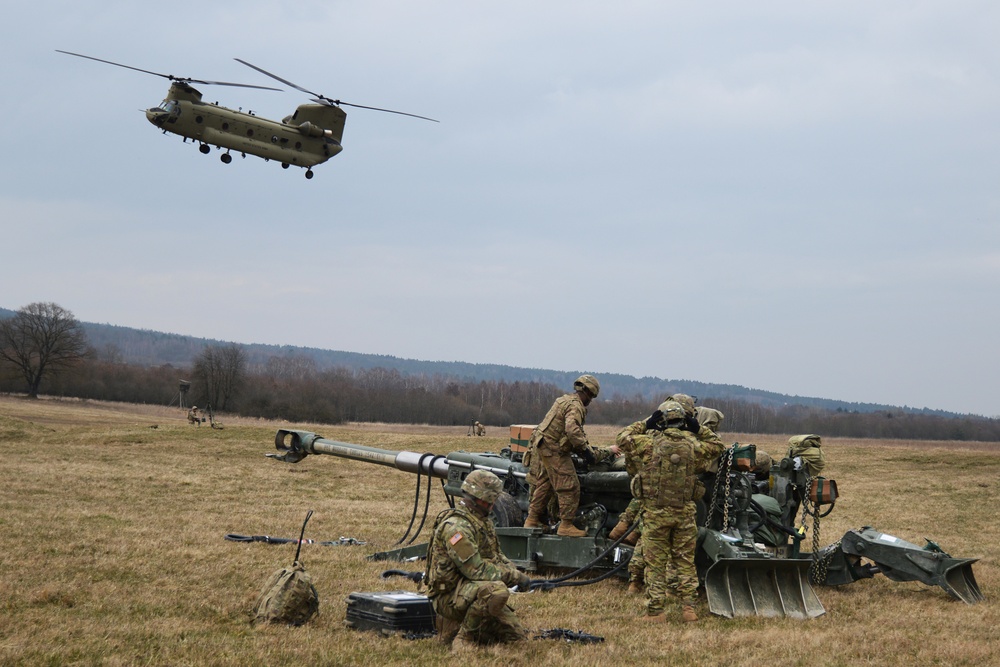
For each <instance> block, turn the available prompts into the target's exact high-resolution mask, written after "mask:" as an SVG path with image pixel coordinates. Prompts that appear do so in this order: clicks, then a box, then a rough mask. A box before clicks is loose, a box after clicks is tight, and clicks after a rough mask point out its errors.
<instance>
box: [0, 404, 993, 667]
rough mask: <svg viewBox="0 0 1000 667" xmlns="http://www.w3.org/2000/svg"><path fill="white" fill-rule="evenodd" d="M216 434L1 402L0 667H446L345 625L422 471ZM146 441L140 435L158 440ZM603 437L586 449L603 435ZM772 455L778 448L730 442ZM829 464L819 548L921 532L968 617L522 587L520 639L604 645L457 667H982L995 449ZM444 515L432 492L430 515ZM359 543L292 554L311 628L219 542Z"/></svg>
mask: <svg viewBox="0 0 1000 667" xmlns="http://www.w3.org/2000/svg"><path fill="white" fill-rule="evenodd" d="M222 421H223V422H224V423H225V428H224V429H223V430H212V429H209V428H207V427H202V428H196V427H192V426H189V425H188V424H187V423H186V422H185V420H184V413H183V412H182V411H180V410H178V409H176V408H164V407H158V406H135V405H128V404H108V403H93V402H86V401H57V400H39V401H28V400H24V399H19V398H13V397H8V396H0V447H2V452H3V455H4V467H5V470H4V473H5V479H4V490H3V492H2V493H0V544H2V556H0V604H2V618H3V621H2V624H0V664H4V665H179V664H185V665H284V664H289V665H293V664H294V665H310V664H360V665H404V664H411V663H419V664H440V665H444V664H451V663H453V662H454V661H453V660H451V658H450V656H449V654H448V652H447V651H446V650H445V649H444V648H442V647H441V646H439V645H438V644H437V643H436V642H435V641H433V640H419V641H407V640H405V639H403V638H401V637H389V638H384V637H381V636H379V635H377V634H374V633H367V632H358V631H354V630H350V629H347V628H345V627H344V626H343V625H342V621H343V619H344V613H345V604H344V599H345V598H346V596H347V595H348V594H349V593H351V592H352V591H378V590H389V589H392V588H408V587H410V584H409V583H408V582H405V581H404V580H399V579H397V580H393V581H392V582H383V581H381V580H380V579H379V573H380V572H381V570H382V569H384V565H383V564H379V563H370V562H368V561H366V560H365V556H366V555H367V554H369V553H371V552H373V551H376V550H381V549H385V548H389V547H391V546H392V545H393V543H394V542H395V541H396V539H397V538H398V537H399V536H400V535H401V534H402V533H403V531H404V530H405V528H406V525H407V523H408V521H409V514H410V509H411V507H412V503H413V485H414V481H415V478H413V477H412V476H410V475H407V474H406V473H402V472H399V471H396V470H394V469H391V468H385V467H378V466H372V465H368V464H364V463H360V462H353V461H347V460H342V459H336V458H333V457H322V456H316V457H310V458H308V459H306V460H305V461H303V462H302V463H299V464H297V465H295V466H290V465H287V464H282V463H279V462H276V461H272V460H268V459H265V458H264V456H263V455H264V453H266V452H269V451H273V445H272V444H271V443H272V442H273V438H274V432H275V430H276V428H278V427H279V426H281V425H279V424H277V423H272V422H266V421H257V420H247V419H236V418H230V417H227V416H223V418H222ZM154 425H155V426H156V428H151V427H152V426H154ZM294 426H295V427H296V428H303V429H305V430H313V431H315V432H317V433H321V434H323V435H324V436H326V437H328V438H333V439H337V440H344V441H348V442H356V443H359V444H368V445H374V446H380V447H384V448H388V449H409V450H413V451H419V452H423V451H432V452H437V453H447V452H449V451H452V450H455V449H474V450H477V451H478V450H493V451H496V450H498V449H499V448H500V447H502V446H503V445H504V444H505V443H506V439H507V438H506V435H507V434H506V433H505V432H503V430H502V429H497V428H490V429H489V431H488V435H487V437H485V438H469V437H467V436H466V435H465V434H466V432H467V428H466V427H451V428H441V427H431V426H420V425H415V426H398V425H384V424H351V425H347V426H319V425H308V424H296V425H294ZM614 430H615V429H613V428H611V427H599V426H595V427H592V428H591V429H590V432H591V435H592V438H593V439H594V440H595V441H599V442H608V441H609V440H610V438H611V437H612V435H613V433H614ZM724 439H726V440H727V441H732V440H737V439H739V440H741V441H744V442H746V441H752V442H756V443H757V444H758V446H760V447H761V448H763V449H765V450H768V451H770V452H772V453H775V452H780V451H781V450H782V449H783V446H784V442H785V440H786V439H787V438H782V437H778V436H746V435H738V436H737V435H734V434H724ZM824 448H825V449H826V458H827V465H828V472H829V474H830V476H831V477H836V478H837V480H838V484H839V488H840V491H841V494H842V498H841V500H840V501H839V502H838V504H837V508H836V510H835V511H834V513H833V514H832V515H831V516H830V517H828V518H827V519H825V520H824V523H823V525H822V533H823V534H822V539H821V542H822V543H823V544H827V543H829V542H832V541H834V540H835V539H837V538H839V537H840V535H842V534H843V532H844V531H845V530H848V529H850V528H858V527H860V526H862V525H873V526H875V527H877V528H879V529H881V530H884V531H886V532H889V533H893V534H895V535H897V536H899V537H902V538H903V539H906V540H909V541H911V542H915V543H918V544H920V543H922V538H923V537H924V536H926V537H930V538H932V539H934V540H936V541H937V542H938V543H939V544H941V546H942V547H943V548H944V549H945V550H947V551H949V552H950V553H951V554H952V555H955V556H962V557H977V556H978V557H982V560H981V561H980V562H979V563H977V564H976V565H975V572H976V577H977V579H978V581H979V584H980V587H981V588H982V590H983V592H984V593H985V595H986V597H987V600H986V602H984V603H982V604H979V605H976V606H967V605H964V604H962V603H959V602H955V601H952V600H951V599H950V598H949V597H948V596H947V594H946V593H944V592H943V591H942V590H940V589H937V588H928V587H925V586H923V585H921V584H918V583H893V582H890V581H888V580H886V579H884V578H881V579H875V580H869V581H862V582H858V583H856V584H853V585H851V586H848V587H844V588H841V589H832V588H821V589H819V595H820V598H821V599H822V600H823V603H824V605H825V606H826V609H827V613H826V615H825V616H823V617H821V618H819V619H816V620H814V621H809V622H797V621H788V620H777V621H776V620H761V619H740V620H726V619H722V618H718V617H712V616H710V615H709V614H708V613H707V610H706V609H705V608H704V606H702V617H703V620H702V621H701V622H699V623H698V624H697V625H695V626H694V627H685V626H683V625H682V624H681V623H680V622H679V618H678V616H679V614H677V613H676V612H674V614H673V616H672V617H671V620H670V623H669V624H668V625H666V626H661V627H657V628H650V627H646V626H644V625H643V624H642V623H641V622H640V621H638V620H637V615H638V614H639V613H640V610H639V606H638V603H637V602H636V601H635V600H634V599H631V598H628V597H626V596H625V594H624V587H623V586H622V585H621V584H620V583H618V582H610V581H609V582H603V583H601V584H598V585H595V586H589V587H584V588H569V589H560V590H557V591H554V592H552V593H548V594H530V595H516V596H515V599H514V606H515V607H516V608H517V610H518V614H519V615H520V617H521V618H522V620H523V622H524V623H525V624H526V625H527V626H528V627H530V628H533V629H536V630H538V629H544V628H556V627H560V628H569V629H573V630H584V631H586V632H589V633H592V634H596V635H601V636H603V637H605V638H606V641H605V642H604V643H602V644H598V645H591V646H581V645H569V644H565V643H559V642H555V641H541V640H539V641H530V642H526V643H524V644H522V645H520V646H517V647H516V648H514V649H509V648H500V647H495V648H489V649H483V650H482V651H481V652H480V653H479V655H478V656H477V657H476V658H475V659H473V660H471V661H464V662H465V664H497V665H507V664H515V665H520V664H531V665H562V664H566V663H569V662H573V663H575V664H580V665H597V664H614V663H619V664H622V663H635V664H653V663H664V664H672V665H710V664H745V665H769V666H774V665H780V666H783V665H798V664H809V665H882V664H888V663H897V664H906V665H977V666H981V665H989V664H997V659H996V658H995V657H994V651H995V648H996V646H998V645H1000V630H998V627H1000V623H998V621H1000V614H998V606H997V603H996V601H995V591H996V590H997V587H998V584H1000V574H998V567H997V558H996V556H995V552H996V545H997V544H998V543H1000V522H998V521H997V518H996V508H997V506H998V503H1000V451H998V445H997V444H996V443H947V442H936V443H923V442H898V441H893V442H888V441H877V440H864V441H861V440H848V439H830V440H825V441H824ZM443 507H444V500H443V496H442V495H441V494H440V492H438V491H435V496H434V498H433V500H432V508H431V512H432V513H435V512H436V511H437V510H438V509H441V508H443ZM307 509H313V510H315V515H314V517H313V519H312V520H311V522H310V523H309V528H308V536H311V537H313V538H315V539H320V540H332V539H336V538H338V537H340V536H350V537H356V538H358V539H363V540H367V541H368V545H367V546H364V547H321V546H316V545H307V546H304V547H303V549H302V560H303V561H304V563H305V565H306V567H307V569H308V570H309V571H310V573H311V574H312V575H313V577H314V580H315V582H316V586H317V588H318V590H319V593H320V598H321V608H320V615H319V616H318V617H317V618H316V619H314V620H313V621H312V622H311V623H309V624H308V625H306V626H304V627H302V628H285V627H263V628H252V627H251V626H250V624H249V610H250V608H251V606H252V604H253V601H254V599H255V597H256V594H257V592H258V588H259V587H260V586H261V585H262V584H263V582H264V581H265V579H266V578H267V576H268V575H269V574H270V573H271V572H272V571H273V570H275V569H276V568H278V567H281V566H284V565H287V564H289V563H290V562H291V559H292V557H293V555H294V550H295V547H294V545H266V544H260V543H254V544H238V543H233V542H227V541H225V540H224V539H223V536H224V535H225V534H226V533H242V534H258V535H260V534H267V535H274V536H281V537H295V536H297V534H298V530H299V527H300V526H301V521H302V519H303V518H304V516H305V512H306V510H307Z"/></svg>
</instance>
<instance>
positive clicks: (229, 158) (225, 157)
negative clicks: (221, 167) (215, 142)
mask: <svg viewBox="0 0 1000 667" xmlns="http://www.w3.org/2000/svg"><path fill="white" fill-rule="evenodd" d="M219 159H220V160H222V162H223V164H229V163H230V162H232V161H233V156H232V155H230V154H229V153H223V154H222V155H220V156H219Z"/></svg>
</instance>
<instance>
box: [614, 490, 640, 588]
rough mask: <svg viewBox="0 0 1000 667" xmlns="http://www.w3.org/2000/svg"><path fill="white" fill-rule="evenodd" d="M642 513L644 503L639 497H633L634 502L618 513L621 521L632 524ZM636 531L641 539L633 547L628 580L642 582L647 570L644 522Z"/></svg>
mask: <svg viewBox="0 0 1000 667" xmlns="http://www.w3.org/2000/svg"><path fill="white" fill-rule="evenodd" d="M641 515H642V503H640V502H639V499H638V498H633V499H632V502H630V503H629V504H628V507H626V508H625V511H624V512H622V513H621V514H619V515H618V520H619V521H624V522H625V523H627V524H628V525H630V526H631V525H632V524H633V523H635V522H636V520H637V519H639V518H640V516H641ZM635 532H637V533H639V541H638V542H636V543H635V546H634V547H632V558H631V559H630V560H629V562H628V580H629V581H637V582H640V583H642V581H643V580H644V579H645V577H646V575H645V570H646V560H645V558H644V556H643V549H642V522H641V521H640V522H639V525H638V526H636V528H635Z"/></svg>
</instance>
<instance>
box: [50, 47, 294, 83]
mask: <svg viewBox="0 0 1000 667" xmlns="http://www.w3.org/2000/svg"><path fill="white" fill-rule="evenodd" d="M56 51H57V52H58V53H65V54H66V55H68V56H76V57H78V58H86V59H87V60H96V61H97V62H99V63H105V64H107V65H114V66H115V67H124V68H125V69H131V70H135V71H136V72H142V73H143V74H152V75H153V76H160V77H163V78H164V79H169V80H170V81H180V82H182V83H202V84H206V85H210V86H235V87H237V88H256V89H258V90H276V91H278V92H282V90H281V88H270V87H268V86H254V85H251V84H249V83H227V82H226V81H205V80H204V79H191V78H188V77H182V76H174V75H173V74H161V73H160V72H153V71H151V70H148V69H142V68H139V67H132V66H131V65H122V64H121V63H116V62H113V61H111V60H104V59H102V58H95V57H93V56H85V55H83V54H82V53H73V52H72V51H62V50H61V49H56Z"/></svg>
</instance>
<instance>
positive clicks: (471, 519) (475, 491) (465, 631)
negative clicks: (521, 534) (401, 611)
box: [425, 470, 531, 650]
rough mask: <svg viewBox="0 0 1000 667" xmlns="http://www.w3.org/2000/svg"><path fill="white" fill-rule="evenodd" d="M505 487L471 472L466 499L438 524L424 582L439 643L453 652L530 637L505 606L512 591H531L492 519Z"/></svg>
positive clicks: (489, 476)
mask: <svg viewBox="0 0 1000 667" xmlns="http://www.w3.org/2000/svg"><path fill="white" fill-rule="evenodd" d="M502 491H503V482H501V481H500V478H498V477H497V476H496V475H494V474H493V473H491V472H489V471H486V470H473V471H472V472H470V473H469V475H468V476H467V477H466V478H465V481H464V482H462V499H461V500H459V501H458V504H457V505H456V506H455V507H454V508H453V509H447V510H445V511H443V512H442V513H441V514H439V515H438V517H437V519H435V521H434V528H433V529H432V537H431V542H430V544H429V545H428V548H427V571H426V574H425V579H426V582H427V586H428V589H429V590H428V593H427V595H428V597H429V598H430V599H431V603H432V604H433V606H434V613H435V614H436V620H435V623H437V630H438V638H439V639H440V640H441V641H442V642H444V643H446V644H449V643H450V644H452V649H453V650H461V649H466V648H469V647H470V646H473V645H475V644H487V643H492V642H513V641H518V640H521V639H524V637H525V635H526V634H527V633H526V631H525V630H524V628H523V627H522V626H521V624H520V622H518V620H517V616H516V615H515V614H514V612H513V611H512V610H511V609H510V608H509V607H508V606H507V599H508V597H509V596H510V591H509V590H508V587H509V586H515V585H516V586H517V587H518V590H520V591H524V592H527V590H528V586H529V583H530V581H531V580H530V579H529V578H528V575H527V574H525V573H523V572H520V571H519V570H518V569H517V567H516V566H515V565H514V564H513V563H511V562H510V561H509V560H508V559H507V557H506V556H504V555H503V552H502V551H500V545H499V544H498V543H497V535H496V532H495V531H494V529H493V522H492V521H491V520H490V512H491V511H492V510H493V503H494V502H496V499H497V497H498V496H499V495H500V493H501V492H502Z"/></svg>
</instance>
